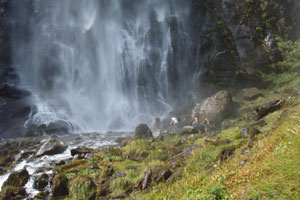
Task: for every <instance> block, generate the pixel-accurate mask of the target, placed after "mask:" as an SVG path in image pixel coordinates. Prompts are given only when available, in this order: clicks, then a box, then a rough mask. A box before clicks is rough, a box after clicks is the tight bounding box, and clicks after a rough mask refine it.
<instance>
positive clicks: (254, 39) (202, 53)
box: [191, 0, 300, 87]
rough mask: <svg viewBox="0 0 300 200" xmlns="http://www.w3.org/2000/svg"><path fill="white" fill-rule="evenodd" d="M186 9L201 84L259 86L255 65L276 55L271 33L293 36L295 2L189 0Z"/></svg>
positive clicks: (262, 64) (295, 18)
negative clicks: (191, 23)
mask: <svg viewBox="0 0 300 200" xmlns="http://www.w3.org/2000/svg"><path fill="white" fill-rule="evenodd" d="M296 4H297V5H298V6H295V5H296ZM192 7H193V8H192V15H191V16H192V17H193V18H194V20H193V23H194V24H193V27H195V30H194V35H193V42H194V45H195V46H194V49H195V50H194V54H195V55H196V57H197V58H200V59H195V60H199V61H198V62H197V63H196V65H198V66H202V70H203V71H202V73H199V74H200V76H201V81H203V82H205V83H213V84H214V85H220V86H221V87H222V86H226V85H227V86H228V85H231V86H232V85H233V84H235V83H238V85H234V86H236V87H239V86H241V85H244V86H248V87H249V86H259V85H261V84H263V83H262V81H261V78H260V76H259V75H258V73H256V69H261V68H263V67H265V66H267V64H268V63H269V62H270V61H269V60H268V58H269V56H274V57H276V58H278V57H280V56H278V51H277V50H276V47H275V46H276V45H274V44H275V40H274V38H275V35H273V34H274V33H275V34H276V35H280V36H283V35H285V34H293V35H294V32H298V33H297V35H298V37H299V27H300V26H299V19H297V18H299V17H296V15H298V16H299V14H298V13H299V12H298V13H297V9H298V11H299V3H298V1H297V0H291V1H280V0H274V1H268V2H263V1H240V0H211V1H203V0H195V1H193V6H192ZM296 7H297V8H296ZM295 11H296V12H295ZM281 20H284V21H285V22H284V23H278V22H279V21H281ZM266 22H267V23H266ZM297 23H298V24H297ZM292 24H293V25H292ZM288 27H290V31H289V30H288V29H289V28H288ZM264 46H265V47H267V48H264ZM253 80H255V81H253Z"/></svg>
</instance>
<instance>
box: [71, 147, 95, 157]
mask: <svg viewBox="0 0 300 200" xmlns="http://www.w3.org/2000/svg"><path fill="white" fill-rule="evenodd" d="M91 152H92V149H90V148H87V147H77V148H76V149H72V150H71V155H72V156H75V155H77V154H79V155H81V154H84V155H85V154H87V153H91Z"/></svg>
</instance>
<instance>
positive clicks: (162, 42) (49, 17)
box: [12, 0, 193, 131]
mask: <svg viewBox="0 0 300 200" xmlns="http://www.w3.org/2000/svg"><path fill="white" fill-rule="evenodd" d="M13 2H14V3H12V5H13V7H14V10H15V11H14V12H15V13H14V15H15V17H16V19H17V20H16V21H15V22H14V23H15V26H14V28H13V33H14V34H13V37H12V40H13V43H14V45H13V47H14V48H13V60H14V64H15V65H16V66H18V71H19V73H20V76H21V79H22V81H23V84H24V85H26V87H27V88H29V89H30V90H31V91H32V92H33V93H34V99H33V101H34V102H35V104H36V105H37V113H36V114H34V115H33V116H32V117H31V119H30V120H29V121H28V123H33V124H38V125H39V124H49V123H50V122H53V121H56V120H65V121H68V122H70V123H71V124H72V127H73V128H74V127H75V129H76V128H79V129H80V130H85V131H101V130H119V129H132V128H133V127H135V125H136V124H137V123H139V122H148V123H149V122H150V121H151V120H152V119H153V117H154V116H163V115H164V114H166V113H168V112H169V111H170V110H171V109H173V106H177V105H178V104H179V105H182V104H183V103H184V101H185V100H186V97H187V96H188V94H189V92H191V90H192V89H191V88H193V87H192V84H191V82H192V80H191V77H192V76H189V75H191V74H193V72H191V71H189V70H188V68H189V65H190V63H189V60H190V59H189V58H190V51H191V50H190V47H191V41H190V37H189V29H188V17H189V1H182V0H168V1H167V0H131V1H129V0H88V1H82V0H63V1H61V0H51V1H50V0H49V1H44V0H31V2H32V3H28V1H17V0H16V1H13ZM75 131H76V130H75Z"/></svg>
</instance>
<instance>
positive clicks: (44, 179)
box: [33, 173, 49, 190]
mask: <svg viewBox="0 0 300 200" xmlns="http://www.w3.org/2000/svg"><path fill="white" fill-rule="evenodd" d="M48 181H49V176H48V175H47V174H45V173H44V174H42V175H41V176H40V177H38V178H37V179H36V180H35V181H34V183H33V187H34V188H35V189H37V190H42V189H44V188H45V187H46V186H47V185H48Z"/></svg>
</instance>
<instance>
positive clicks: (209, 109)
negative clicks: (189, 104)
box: [192, 90, 233, 126]
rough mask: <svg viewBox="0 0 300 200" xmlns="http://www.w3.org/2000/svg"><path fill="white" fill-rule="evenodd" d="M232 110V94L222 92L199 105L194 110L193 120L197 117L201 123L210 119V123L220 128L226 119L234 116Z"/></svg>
mask: <svg viewBox="0 0 300 200" xmlns="http://www.w3.org/2000/svg"><path fill="white" fill-rule="evenodd" d="M232 108H233V103H232V97H231V95H230V93H229V92H228V91H226V90H222V91H219V92H218V93H216V94H215V95H213V96H211V97H209V98H207V99H205V100H203V101H202V102H200V103H197V104H196V106H195V107H194V108H193V110H192V118H194V117H196V116H197V117H198V119H199V121H200V122H202V121H203V120H204V119H205V118H208V119H209V121H210V123H213V124H214V125H215V126H219V125H220V124H221V122H222V121H223V120H224V119H225V118H226V117H228V116H230V115H231V114H232V112H233V111H232Z"/></svg>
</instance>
